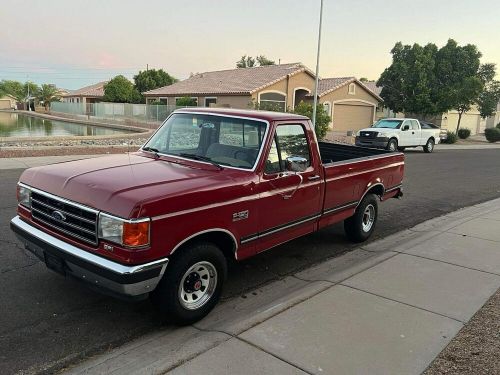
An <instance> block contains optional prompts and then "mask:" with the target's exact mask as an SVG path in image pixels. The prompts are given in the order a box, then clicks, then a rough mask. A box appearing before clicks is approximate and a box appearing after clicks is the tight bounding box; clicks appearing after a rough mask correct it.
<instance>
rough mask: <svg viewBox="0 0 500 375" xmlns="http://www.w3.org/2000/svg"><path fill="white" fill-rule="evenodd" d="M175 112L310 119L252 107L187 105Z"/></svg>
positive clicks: (257, 117) (288, 119)
mask: <svg viewBox="0 0 500 375" xmlns="http://www.w3.org/2000/svg"><path fill="white" fill-rule="evenodd" d="M174 113H202V114H211V115H223V116H239V117H248V118H253V119H256V120H265V121H268V122H272V121H290V120H291V121H293V120H296V121H304V120H309V118H308V117H306V116H302V115H296V114H293V113H286V112H272V111H257V110H250V109H236V108H207V107H187V108H180V109H177V110H175V112H174Z"/></svg>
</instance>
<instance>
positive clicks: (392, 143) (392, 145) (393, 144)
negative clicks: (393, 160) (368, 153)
mask: <svg viewBox="0 0 500 375" xmlns="http://www.w3.org/2000/svg"><path fill="white" fill-rule="evenodd" d="M389 151H396V144H395V143H394V142H391V143H389Z"/></svg>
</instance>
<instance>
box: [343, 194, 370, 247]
mask: <svg viewBox="0 0 500 375" xmlns="http://www.w3.org/2000/svg"><path fill="white" fill-rule="evenodd" d="M377 218H378V201H377V196H376V195H375V194H367V195H366V196H365V197H364V198H363V200H362V201H361V203H360V204H359V206H358V207H357V208H356V211H355V212H354V215H353V216H351V217H350V218H348V219H346V220H344V231H345V234H346V235H347V238H349V240H351V241H352V242H363V241H366V240H367V239H368V238H369V237H370V236H371V234H372V233H373V231H374V230H375V225H376V224H377Z"/></svg>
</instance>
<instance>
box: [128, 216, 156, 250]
mask: <svg viewBox="0 0 500 375" xmlns="http://www.w3.org/2000/svg"><path fill="white" fill-rule="evenodd" d="M149 223H150V222H149V221H143V222H139V223H134V222H131V223H130V222H125V223H123V235H122V242H123V245H125V246H133V247H138V246H145V245H148V244H149Z"/></svg>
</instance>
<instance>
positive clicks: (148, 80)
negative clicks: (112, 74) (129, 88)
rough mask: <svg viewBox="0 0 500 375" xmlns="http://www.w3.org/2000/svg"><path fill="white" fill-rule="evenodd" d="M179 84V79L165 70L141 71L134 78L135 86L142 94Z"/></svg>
mask: <svg viewBox="0 0 500 375" xmlns="http://www.w3.org/2000/svg"><path fill="white" fill-rule="evenodd" d="M175 82H177V79H175V78H174V77H172V76H171V75H170V74H168V73H167V72H165V71H164V70H163V69H158V70H156V69H151V70H145V71H139V73H138V74H137V75H135V76H134V86H135V88H136V90H137V91H138V92H140V93H141V94H142V93H143V92H146V91H149V90H154V89H157V88H159V87H164V86H168V85H171V84H172V83H175Z"/></svg>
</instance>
